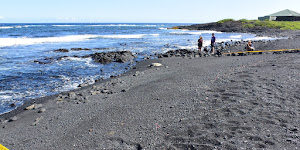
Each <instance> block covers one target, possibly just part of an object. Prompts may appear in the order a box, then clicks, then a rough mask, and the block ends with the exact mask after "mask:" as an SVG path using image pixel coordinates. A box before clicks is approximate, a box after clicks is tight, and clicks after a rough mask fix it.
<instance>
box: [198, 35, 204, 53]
mask: <svg viewBox="0 0 300 150" xmlns="http://www.w3.org/2000/svg"><path fill="white" fill-rule="evenodd" d="M202 45H203V38H202V36H200V37H199V39H198V50H199V55H200V54H201V49H202Z"/></svg>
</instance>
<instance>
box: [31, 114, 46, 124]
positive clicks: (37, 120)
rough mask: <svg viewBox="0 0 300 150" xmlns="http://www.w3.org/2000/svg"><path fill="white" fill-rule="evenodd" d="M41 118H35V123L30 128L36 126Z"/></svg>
mask: <svg viewBox="0 0 300 150" xmlns="http://www.w3.org/2000/svg"><path fill="white" fill-rule="evenodd" d="M43 118H44V117H43V116H41V117H38V118H36V119H35V121H34V122H33V123H32V124H31V126H36V125H37V124H38V123H39V122H40V121H41V120H42V119H43Z"/></svg>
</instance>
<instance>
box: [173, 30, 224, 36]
mask: <svg viewBox="0 0 300 150" xmlns="http://www.w3.org/2000/svg"><path fill="white" fill-rule="evenodd" d="M170 33H171V34H175V35H201V34H211V33H222V32H219V31H212V30H201V31H189V30H180V31H177V32H170Z"/></svg>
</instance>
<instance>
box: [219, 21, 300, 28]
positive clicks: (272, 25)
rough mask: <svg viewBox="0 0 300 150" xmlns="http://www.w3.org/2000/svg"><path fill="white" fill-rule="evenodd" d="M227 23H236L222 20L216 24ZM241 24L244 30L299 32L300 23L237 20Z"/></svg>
mask: <svg viewBox="0 0 300 150" xmlns="http://www.w3.org/2000/svg"><path fill="white" fill-rule="evenodd" d="M228 21H236V20H234V19H223V20H220V21H218V22H217V23H225V22H228ZM237 21H239V22H241V23H243V24H244V25H243V27H245V28H254V27H258V26H260V27H268V28H278V29H281V30H287V29H288V30H300V21H267V20H266V21H260V20H247V19H241V20H237Z"/></svg>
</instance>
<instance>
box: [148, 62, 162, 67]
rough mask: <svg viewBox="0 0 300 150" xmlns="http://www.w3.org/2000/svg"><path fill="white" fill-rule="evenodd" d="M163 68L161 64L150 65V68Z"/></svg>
mask: <svg viewBox="0 0 300 150" xmlns="http://www.w3.org/2000/svg"><path fill="white" fill-rule="evenodd" d="M161 66H163V65H162V64H161V63H152V64H151V65H150V67H161Z"/></svg>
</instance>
